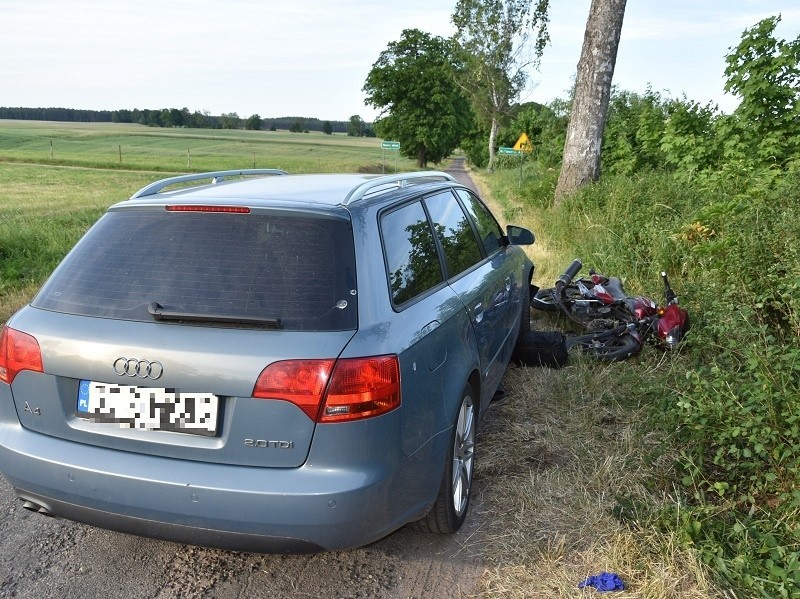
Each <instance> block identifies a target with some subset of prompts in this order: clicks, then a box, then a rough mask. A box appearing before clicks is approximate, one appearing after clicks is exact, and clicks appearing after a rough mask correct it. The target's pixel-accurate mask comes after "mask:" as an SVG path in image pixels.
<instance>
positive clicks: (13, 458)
mask: <svg viewBox="0 0 800 599" xmlns="http://www.w3.org/2000/svg"><path fill="white" fill-rule="evenodd" d="M323 436H324V431H323ZM322 445H323V446H324V445H325V443H324V440H323V443H322ZM431 450H432V447H431V446H428V447H427V448H426V451H423V452H422V454H428V452H429V451H431ZM429 459H431V456H430V455H427V456H424V455H421V454H417V455H416V456H413V457H412V458H404V459H403V458H400V457H396V458H387V456H368V455H364V456H362V460H361V461H360V462H357V469H356V468H352V467H348V468H342V467H333V466H331V465H330V464H324V460H320V462H319V465H315V460H314V452H313V451H312V453H311V455H310V456H309V460H308V461H307V462H306V465H304V466H302V467H300V468H286V469H275V468H258V467H249V466H231V465H225V464H210V463H203V462H192V461H187V460H176V459H172V458H163V457H156V456H149V455H143V454H133V453H128V452H123V451H116V450H112V449H107V448H100V447H94V446H88V445H82V444H78V443H74V442H70V441H64V440H61V439H57V438H53V437H48V436H46V435H42V434H39V433H35V432H32V431H29V430H27V429H25V428H23V427H21V426H19V425H14V424H8V423H2V424H0V471H2V472H3V474H4V475H5V477H6V478H7V479H8V481H9V482H10V483H11V484H12V485H13V486H14V487H15V489H16V492H17V494H18V496H19V497H20V498H21V499H23V500H26V501H31V502H33V503H34V504H36V505H37V506H41V507H42V508H44V512H49V513H50V514H53V515H56V516H61V517H65V518H68V519H71V520H76V521H79V522H85V523H88V524H91V525H94V526H99V527H102V528H108V529H111V530H116V531H120V532H125V533H131V534H136V535H140V536H148V537H155V538H162V539H167V540H171V541H176V542H181V543H190V544H194V545H201V546H208V547H219V548H224V549H232V550H239V551H252V552H268V553H306V552H312V551H319V550H335V549H343V548H348V547H355V546H360V545H364V544H367V543H370V542H372V541H375V540H377V539H379V538H381V537H383V536H385V535H387V534H389V533H390V532H392V531H393V530H395V529H397V528H399V527H400V526H402V525H403V524H405V523H407V522H409V521H411V520H413V519H415V518H417V517H421V516H422V515H423V514H424V512H425V510H426V508H427V507H428V506H429V505H430V503H431V502H432V501H433V498H434V497H435V493H436V488H437V487H438V480H440V476H441V472H439V473H435V472H434V473H430V474H429V473H425V474H424V475H423V476H420V471H423V472H424V471H425V470H426V469H425V468H421V467H420V466H421V465H422V464H423V463H426V462H427V460H429ZM414 464H416V467H414V466H413V465H414ZM428 470H432V469H430V468H428ZM414 473H416V475H415V474H414ZM425 479H428V480H425ZM412 481H413V483H412ZM430 481H433V486H432V487H431V482H430ZM410 484H411V486H409V485H410ZM426 486H427V487H428V488H426ZM413 487H417V488H413Z"/></svg>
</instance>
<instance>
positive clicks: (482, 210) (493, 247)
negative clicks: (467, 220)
mask: <svg viewBox="0 0 800 599" xmlns="http://www.w3.org/2000/svg"><path fill="white" fill-rule="evenodd" d="M458 195H459V197H460V198H461V201H462V202H463V203H464V207H465V208H466V209H467V212H468V213H469V215H470V217H471V218H472V222H473V223H475V228H476V229H477V230H478V237H480V239H481V243H482V244H483V247H484V249H485V250H486V255H487V256H491V255H492V254H494V253H495V252H496V251H497V250H499V249H500V247H501V246H502V245H503V231H502V229H501V228H500V225H498V224H497V221H496V220H495V219H494V216H492V213H491V212H489V209H488V208H487V207H486V206H484V205H483V202H481V201H480V200H479V199H478V198H477V196H475V195H473V194H471V193H469V192H468V191H465V190H463V189H459V190H458Z"/></svg>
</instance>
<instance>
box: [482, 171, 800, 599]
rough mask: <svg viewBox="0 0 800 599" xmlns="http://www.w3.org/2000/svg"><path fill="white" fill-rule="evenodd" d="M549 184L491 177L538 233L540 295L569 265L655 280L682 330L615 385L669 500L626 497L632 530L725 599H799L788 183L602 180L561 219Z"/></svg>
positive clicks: (630, 279)
mask: <svg viewBox="0 0 800 599" xmlns="http://www.w3.org/2000/svg"><path fill="white" fill-rule="evenodd" d="M554 177H555V175H554V174H553V173H550V172H547V171H540V170H537V168H536V167H535V166H532V167H531V168H530V169H529V170H528V172H527V173H525V175H524V180H526V178H531V179H535V183H534V184H533V185H528V186H525V185H523V186H522V187H520V186H519V184H518V181H519V174H518V172H516V171H512V170H508V171H498V172H497V173H496V174H495V175H494V176H493V177H491V178H489V179H488V180H489V182H490V185H491V187H492V188H493V189H494V190H495V191H496V193H497V195H498V197H499V199H500V200H501V203H502V204H503V205H504V206H507V207H509V209H510V210H512V211H514V212H516V213H518V214H519V215H520V216H521V217H522V218H523V219H526V218H527V219H528V220H529V221H535V222H536V225H537V233H538V236H539V241H543V242H544V243H545V244H546V246H547V248H548V252H547V255H546V256H545V259H544V262H545V268H544V271H545V273H546V275H547V276H546V277H545V280H543V281H542V280H540V284H542V283H544V284H548V285H549V284H552V283H551V282H550V281H552V278H550V277H552V276H553V275H554V274H557V273H558V272H559V271H560V270H561V269H562V268H563V266H564V265H566V264H567V263H568V261H569V260H570V259H571V258H573V257H576V256H577V257H580V258H582V259H583V260H584V263H585V264H587V265H590V266H594V267H595V268H597V269H598V270H600V271H603V272H606V273H609V274H615V275H618V276H621V277H622V278H623V280H624V281H625V285H626V288H627V289H628V290H629V291H633V292H646V293H647V294H648V295H651V296H657V295H658V294H659V293H660V283H659V280H658V272H659V270H661V269H665V270H666V271H667V272H668V273H670V274H671V275H672V282H673V285H674V287H675V288H676V290H677V291H678V293H679V294H680V295H681V300H682V303H683V304H684V305H685V306H686V307H687V308H688V309H689V311H690V314H691V318H692V323H693V328H692V331H691V332H690V334H689V337H688V339H687V341H686V343H685V344H684V347H683V349H682V351H681V353H680V354H678V355H673V356H668V355H660V354H659V353H657V352H655V351H654V350H651V352H650V354H644V355H643V356H642V358H641V363H640V367H641V368H640V377H639V378H638V379H632V378H630V377H628V378H626V379H624V380H622V379H621V381H620V385H619V386H618V392H619V393H620V394H621V396H623V397H627V398H629V399H628V400H629V401H630V400H631V399H633V398H636V397H647V398H649V403H648V405H647V406H646V407H647V410H646V411H647V413H648V414H649V415H648V416H647V417H646V418H644V419H643V420H642V423H641V424H640V426H638V427H637V429H636V432H635V434H636V435H637V436H638V437H639V438H642V439H645V438H648V436H650V435H653V434H654V433H656V432H657V435H658V436H661V438H662V441H661V443H659V444H658V446H657V449H656V448H655V447H654V448H651V449H652V451H651V456H650V458H649V459H650V460H652V461H653V463H655V464H659V465H660V467H661V469H660V470H656V469H652V470H651V471H650V473H649V478H650V482H649V486H650V487H651V488H652V490H653V492H655V493H656V495H657V496H662V497H668V498H670V500H669V501H667V502H665V503H663V504H662V505H661V506H659V505H658V503H657V502H649V503H648V502H642V501H641V496H639V497H638V498H637V497H634V504H637V505H639V507H638V508H637V510H638V513H639V516H638V518H637V525H638V526H640V527H642V528H643V529H646V530H654V531H659V530H660V531H662V532H664V533H665V534H668V535H672V537H673V538H677V539H679V540H680V541H681V544H682V546H684V547H686V548H690V549H691V550H692V551H695V552H696V554H697V556H698V557H699V559H701V560H702V561H703V562H704V563H706V564H707V565H708V566H709V567H710V568H712V569H713V571H714V572H715V575H716V577H717V581H718V583H719V584H720V585H722V586H727V587H729V589H731V593H734V592H736V593H737V596H748V597H749V596H761V597H790V596H800V528H798V521H799V520H800V492H798V491H797V485H798V480H800V402H798V397H800V299H798V298H800V213H798V212H799V210H800V209H799V208H798V206H800V176H798V174H797V173H796V172H795V173H792V172H780V171H774V170H769V169H767V170H761V171H758V170H748V169H745V168H741V167H739V166H737V165H731V166H728V167H725V168H724V169H723V171H721V172H719V173H714V174H707V175H704V176H702V177H698V178H696V179H694V180H693V181H686V180H685V178H684V180H680V181H679V180H678V179H677V178H675V177H673V176H672V175H669V174H660V173H650V174H645V175H638V176H633V177H613V176H607V177H604V178H603V179H602V180H601V181H600V182H599V183H597V184H593V185H590V186H587V187H586V188H584V189H583V190H582V191H581V192H579V193H578V194H576V195H575V196H574V197H572V198H570V199H569V200H567V201H565V202H564V203H562V204H560V205H559V206H554V205H553V204H552V195H551V194H550V193H549V189H550V188H551V185H552V183H553V182H554ZM529 212H530V213H533V214H534V215H535V216H526V214H527V213H529ZM537 243H538V242H537ZM537 272H538V271H537ZM648 361H649V362H651V363H656V364H661V365H662V366H661V367H658V368H650V367H648V366H647V364H648ZM739 594H740V595H739Z"/></svg>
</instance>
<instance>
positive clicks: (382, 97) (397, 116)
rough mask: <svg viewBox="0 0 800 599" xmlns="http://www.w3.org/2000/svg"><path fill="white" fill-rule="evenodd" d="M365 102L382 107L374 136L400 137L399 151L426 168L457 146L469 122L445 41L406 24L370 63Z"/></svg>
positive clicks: (467, 108) (467, 107)
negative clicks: (393, 40) (395, 37)
mask: <svg viewBox="0 0 800 599" xmlns="http://www.w3.org/2000/svg"><path fill="white" fill-rule="evenodd" d="M364 91H365V92H366V94H367V103H368V104H370V105H371V106H374V107H375V108H380V109H381V110H382V113H381V118H380V119H379V120H378V121H377V122H376V123H375V129H376V132H377V133H378V135H380V136H381V137H383V138H385V139H386V138H388V139H393V140H397V141H399V142H400V153H401V154H403V155H404V156H406V157H408V158H411V159H416V161H417V166H419V167H420V168H425V167H426V166H427V165H428V162H435V163H438V162H441V161H442V159H443V158H446V157H447V156H449V155H450V153H451V152H452V151H453V150H454V149H455V148H456V147H457V146H458V143H459V141H460V140H461V136H462V134H463V133H464V132H465V131H466V128H467V127H468V125H469V123H470V118H471V117H470V109H469V103H468V101H467V99H466V98H465V97H464V95H463V94H462V93H461V90H460V89H459V87H458V86H457V85H456V82H455V79H454V78H453V61H452V56H451V53H450V44H449V42H448V41H447V40H445V39H443V38H441V37H438V36H432V35H430V34H428V33H425V32H423V31H420V30H419V29H406V30H404V31H403V33H402V35H401V37H400V39H399V40H398V41H396V42H391V43H390V44H389V45H388V46H387V48H386V50H384V51H383V52H381V54H380V56H379V57H378V60H377V61H376V62H375V64H374V65H372V70H370V72H369V75H368V76H367V81H366V83H365V84H364Z"/></svg>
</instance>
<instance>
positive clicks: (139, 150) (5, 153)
mask: <svg viewBox="0 0 800 599" xmlns="http://www.w3.org/2000/svg"><path fill="white" fill-rule="evenodd" d="M120 152H121V154H122V157H121V159H120ZM384 160H385V166H386V170H387V171H393V170H395V167H396V168H397V169H398V170H415V165H414V163H413V162H412V161H409V160H407V159H405V158H402V157H399V156H396V152H386V153H385V154H384V152H383V150H381V145H380V140H379V139H376V138H354V137H347V136H345V135H324V134H322V133H317V132H312V133H289V132H286V131H277V132H275V131H244V130H230V129H179V128H175V129H162V128H154V127H146V126H144V125H130V124H117V123H90V124H87V123H51V122H46V123H45V122H37V121H2V120H0V161H5V162H28V163H37V164H51V165H69V166H86V167H94V168H103V169H135V170H155V171H168V172H203V171H211V170H225V169H239V168H253V165H254V163H255V167H256V168H280V169H284V170H287V171H289V172H292V173H311V172H350V173H353V172H378V173H379V172H381V169H382V167H383V165H384Z"/></svg>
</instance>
